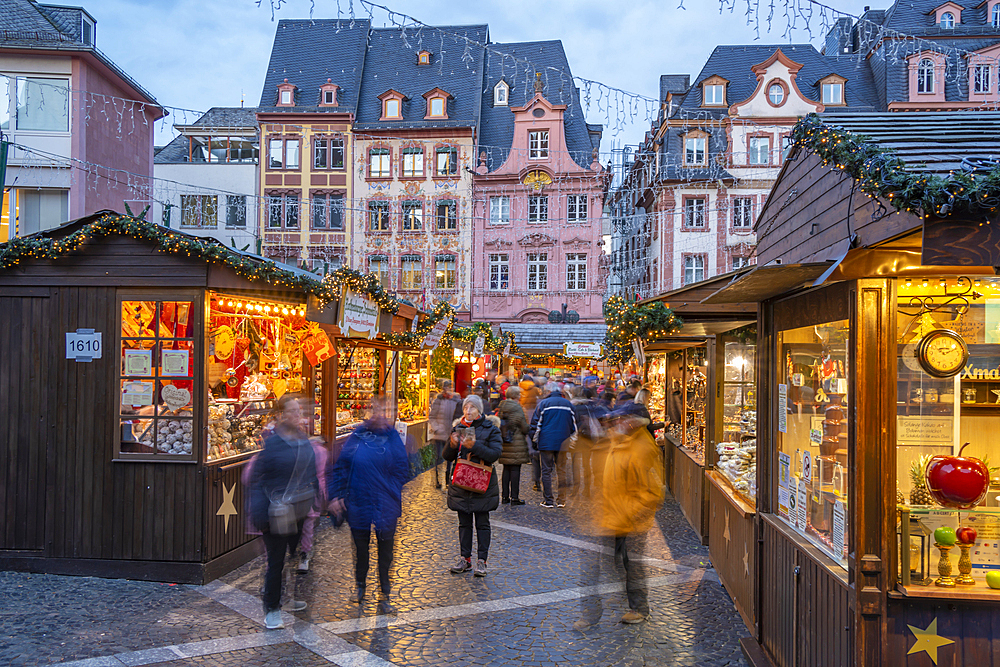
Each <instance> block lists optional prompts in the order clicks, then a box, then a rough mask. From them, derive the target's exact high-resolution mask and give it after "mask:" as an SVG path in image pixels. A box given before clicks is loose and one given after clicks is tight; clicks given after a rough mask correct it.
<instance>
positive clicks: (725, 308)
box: [642, 266, 757, 335]
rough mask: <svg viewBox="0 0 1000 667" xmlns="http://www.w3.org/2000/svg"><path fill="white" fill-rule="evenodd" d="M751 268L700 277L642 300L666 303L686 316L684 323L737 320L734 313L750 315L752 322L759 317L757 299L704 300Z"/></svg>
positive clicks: (682, 316) (679, 313)
mask: <svg viewBox="0 0 1000 667" xmlns="http://www.w3.org/2000/svg"><path fill="white" fill-rule="evenodd" d="M752 270H753V267H752V266H751V267H745V268H742V269H737V270H735V271H730V272H729V273H722V274H720V275H717V276H713V277H712V278H708V279H707V280H700V281H698V282H696V283H691V284H690V285H685V286H684V287H680V288H678V289H675V290H672V291H670V292H664V293H663V294H660V295H658V296H654V297H651V298H649V299H646V300H644V301H643V302H642V303H656V302H663V303H664V304H666V305H668V306H669V307H670V308H671V309H672V310H673V311H674V312H675V313H677V314H678V315H680V316H681V318H683V319H684V322H685V326H686V325H687V324H688V323H689V322H702V321H706V320H723V319H727V320H732V319H734V315H740V314H745V315H750V316H752V317H751V318H750V321H752V320H754V319H756V318H757V304H756V303H754V302H749V303H731V302H728V301H727V302H725V303H719V304H706V303H705V302H704V300H705V299H707V298H708V297H710V296H711V295H713V294H715V293H716V292H718V291H719V290H720V289H722V288H723V287H725V286H726V285H728V284H729V283H731V282H732V281H734V280H736V279H738V278H740V277H741V276H743V275H745V274H747V273H750V272H751V271H752ZM736 326H740V324H737V325H736ZM723 331H728V329H723ZM677 335H685V334H677ZM694 335H703V334H694Z"/></svg>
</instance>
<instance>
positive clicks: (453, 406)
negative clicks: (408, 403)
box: [427, 378, 462, 489]
mask: <svg viewBox="0 0 1000 667" xmlns="http://www.w3.org/2000/svg"><path fill="white" fill-rule="evenodd" d="M438 384H439V386H440V387H441V393H440V394H438V395H437V397H436V398H435V399H434V402H433V403H431V409H430V415H429V419H428V424H427V429H428V439H429V440H430V441H431V445H432V446H433V448H434V488H437V489H440V488H441V479H440V477H438V465H439V464H440V463H442V462H444V464H445V466H444V483H445V484H448V483H449V482H450V481H451V468H452V463H451V462H450V461H444V458H443V457H442V454H443V452H444V448H445V444H446V443H447V442H448V438H449V437H450V436H451V428H452V424H454V423H455V420H456V419H461V417H462V399H461V398H459V396H458V394H456V393H453V392H452V390H451V388H452V384H451V380H445V379H443V378H442V379H441V380H438Z"/></svg>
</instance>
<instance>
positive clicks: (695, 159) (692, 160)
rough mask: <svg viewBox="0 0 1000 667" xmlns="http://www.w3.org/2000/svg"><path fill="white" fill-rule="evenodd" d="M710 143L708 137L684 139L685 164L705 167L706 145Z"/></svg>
mask: <svg viewBox="0 0 1000 667" xmlns="http://www.w3.org/2000/svg"><path fill="white" fill-rule="evenodd" d="M707 143H708V138H707V137H685V138H684V164H686V165H704V164H705V145H706V144H707Z"/></svg>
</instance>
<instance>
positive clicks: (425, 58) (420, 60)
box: [417, 51, 431, 65]
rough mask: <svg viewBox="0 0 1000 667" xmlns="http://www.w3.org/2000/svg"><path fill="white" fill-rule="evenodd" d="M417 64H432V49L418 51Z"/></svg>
mask: <svg viewBox="0 0 1000 667" xmlns="http://www.w3.org/2000/svg"><path fill="white" fill-rule="evenodd" d="M417 64H418V65H430V64H431V52H430V51H420V52H419V53H417Z"/></svg>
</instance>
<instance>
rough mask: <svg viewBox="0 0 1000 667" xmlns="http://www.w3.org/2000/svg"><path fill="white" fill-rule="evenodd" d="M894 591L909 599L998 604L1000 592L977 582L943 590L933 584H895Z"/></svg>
mask: <svg viewBox="0 0 1000 667" xmlns="http://www.w3.org/2000/svg"><path fill="white" fill-rule="evenodd" d="M973 578H975V577H973ZM896 590H897V591H898V593H899V594H900V595H902V596H904V597H909V598H923V599H931V600H981V601H983V602H1000V590H997V589H993V588H989V587H987V586H986V582H984V581H979V580H977V581H976V585H974V586H962V587H958V586H956V587H955V588H943V587H941V586H935V585H934V584H930V585H929V586H921V585H919V584H910V585H909V586H904V585H902V584H897V585H896ZM890 595H891V593H890Z"/></svg>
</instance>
